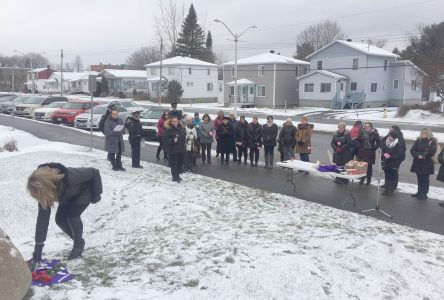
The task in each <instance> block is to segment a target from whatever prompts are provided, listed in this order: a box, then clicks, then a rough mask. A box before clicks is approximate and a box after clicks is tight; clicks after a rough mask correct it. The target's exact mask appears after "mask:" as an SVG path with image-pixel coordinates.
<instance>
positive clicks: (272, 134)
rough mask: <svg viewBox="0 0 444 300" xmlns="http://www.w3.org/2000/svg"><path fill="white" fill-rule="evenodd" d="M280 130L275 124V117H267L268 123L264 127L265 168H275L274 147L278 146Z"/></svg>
mask: <svg viewBox="0 0 444 300" xmlns="http://www.w3.org/2000/svg"><path fill="white" fill-rule="evenodd" d="M278 132H279V128H278V126H277V125H276V124H275V123H273V116H268V117H267V123H266V124H265V125H264V126H262V140H263V143H264V153H265V168H272V167H273V160H274V147H275V146H276V139H277V136H278Z"/></svg>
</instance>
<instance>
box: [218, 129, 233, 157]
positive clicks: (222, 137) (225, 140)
mask: <svg viewBox="0 0 444 300" xmlns="http://www.w3.org/2000/svg"><path fill="white" fill-rule="evenodd" d="M217 136H218V137H219V147H220V148H219V151H220V152H223V153H231V152H233V149H235V148H234V130H233V127H231V125H230V124H227V125H225V124H223V123H222V124H221V125H220V126H219V128H217Z"/></svg>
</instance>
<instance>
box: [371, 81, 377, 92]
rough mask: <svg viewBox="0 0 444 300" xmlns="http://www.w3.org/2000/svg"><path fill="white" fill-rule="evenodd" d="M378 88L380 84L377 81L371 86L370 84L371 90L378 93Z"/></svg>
mask: <svg viewBox="0 0 444 300" xmlns="http://www.w3.org/2000/svg"><path fill="white" fill-rule="evenodd" d="M377 90H378V84H377V83H372V84H371V86H370V92H372V93H376V91H377Z"/></svg>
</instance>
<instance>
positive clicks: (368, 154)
mask: <svg viewBox="0 0 444 300" xmlns="http://www.w3.org/2000/svg"><path fill="white" fill-rule="evenodd" d="M357 141H358V160H360V161H365V162H367V163H369V164H372V165H374V164H375V160H376V150H377V149H378V148H379V146H380V143H381V138H380V137H379V133H378V131H377V130H376V129H372V130H371V131H370V132H367V131H361V132H360V134H359V136H358V138H357Z"/></svg>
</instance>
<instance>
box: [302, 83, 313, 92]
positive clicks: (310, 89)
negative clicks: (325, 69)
mask: <svg viewBox="0 0 444 300" xmlns="http://www.w3.org/2000/svg"><path fill="white" fill-rule="evenodd" d="M313 92H314V83H306V84H304V93H313Z"/></svg>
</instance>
